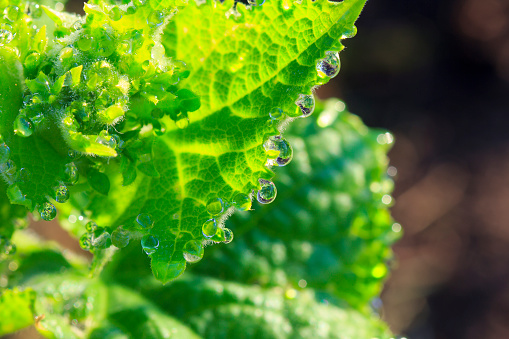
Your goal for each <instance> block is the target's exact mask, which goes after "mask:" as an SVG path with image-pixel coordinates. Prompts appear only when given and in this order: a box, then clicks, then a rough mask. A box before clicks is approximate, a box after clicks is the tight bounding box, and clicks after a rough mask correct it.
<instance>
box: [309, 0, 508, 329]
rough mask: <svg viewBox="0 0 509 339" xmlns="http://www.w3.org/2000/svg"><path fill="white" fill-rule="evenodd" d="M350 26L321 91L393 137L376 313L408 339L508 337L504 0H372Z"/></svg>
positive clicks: (506, 90)
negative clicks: (389, 260) (393, 230)
mask: <svg viewBox="0 0 509 339" xmlns="http://www.w3.org/2000/svg"><path fill="white" fill-rule="evenodd" d="M357 27H358V29H359V32H358V34H357V36H356V37H355V38H354V39H352V40H347V41H346V42H345V45H346V46H347V49H346V50H345V51H344V52H342V71H341V73H340V75H339V76H338V77H337V78H336V79H334V84H333V85H330V86H329V87H324V88H322V89H321V90H320V93H319V94H320V95H321V96H322V97H328V96H339V97H341V98H343V99H344V100H345V102H346V103H347V105H348V106H349V108H350V110H351V111H352V112H355V113H357V114H359V115H360V116H361V117H362V118H363V119H364V120H365V122H366V123H367V124H368V125H369V126H376V127H384V128H388V129H389V130H391V131H393V132H394V134H395V136H396V143H395V146H394V148H393V150H392V151H391V153H390V156H391V164H392V165H393V166H396V167H397V169H398V175H397V180H396V191H395V192H394V196H395V198H396V204H395V206H394V208H393V215H394V218H395V219H396V220H397V221H398V222H400V223H401V224H402V225H403V230H404V232H405V235H404V236H403V238H402V240H401V241H400V242H399V243H398V244H397V245H396V246H395V248H394V250H395V253H396V258H397V261H396V265H395V270H394V271H393V275H392V278H391V279H390V280H389V281H388V283H387V285H386V288H385V291H384V293H383V295H382V301H383V313H384V314H383V316H384V318H385V319H386V320H387V321H388V322H389V323H390V325H391V327H392V328H393V330H394V331H395V332H396V333H400V334H402V335H405V336H407V337H409V338H410V339H431V338H437V339H455V338H458V339H460V338H461V339H477V338H484V339H491V338H497V339H502V338H509V132H508V127H509V118H508V115H509V1H508V0H412V1H409V0H386V1H381V0H377V1H375V0H371V1H368V4H367V6H366V8H365V10H364V12H363V13H362V15H361V17H360V19H359V21H358V22H357Z"/></svg>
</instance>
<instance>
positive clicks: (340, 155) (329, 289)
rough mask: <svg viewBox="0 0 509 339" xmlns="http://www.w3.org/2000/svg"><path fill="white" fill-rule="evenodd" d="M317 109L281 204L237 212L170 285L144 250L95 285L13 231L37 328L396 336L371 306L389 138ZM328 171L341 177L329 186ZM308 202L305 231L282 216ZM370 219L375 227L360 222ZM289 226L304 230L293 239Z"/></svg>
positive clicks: (377, 280)
mask: <svg viewBox="0 0 509 339" xmlns="http://www.w3.org/2000/svg"><path fill="white" fill-rule="evenodd" d="M317 106H318V107H317V110H318V112H317V113H315V116H314V117H313V118H311V119H306V120H300V121H298V122H295V123H293V124H292V126H291V128H290V129H289V130H288V131H287V133H286V135H287V137H288V140H291V142H292V144H293V145H294V149H295V151H296V154H295V159H294V160H293V162H292V164H293V165H292V166H291V167H288V168H285V169H282V170H278V181H277V184H278V187H279V194H280V197H279V199H276V200H275V201H274V202H273V203H272V204H271V205H269V206H264V207H263V208H256V209H255V211H251V212H244V213H243V214H240V215H239V214H236V215H235V216H234V217H233V218H231V219H230V220H229V221H228V226H229V227H231V229H233V230H234V231H235V234H236V237H235V239H234V241H232V242H231V243H230V244H227V245H221V246H219V247H214V248H212V249H211V251H208V252H207V255H205V257H204V258H203V260H202V261H201V262H200V263H199V264H197V265H193V266H192V267H191V268H190V269H191V272H187V273H186V274H185V275H184V276H183V277H182V278H179V279H178V280H176V281H174V282H172V283H170V284H168V285H166V286H163V285H161V284H160V283H159V282H158V281H157V280H155V279H154V277H153V276H152V274H151V272H150V270H149V269H148V267H147V258H146V256H145V255H144V254H143V253H141V251H140V250H139V247H138V246H137V245H136V244H130V245H129V246H127V247H126V248H124V249H123V250H122V251H121V252H120V253H119V254H118V258H117V259H116V260H114V261H113V262H112V263H111V264H110V265H108V266H107V267H106V268H105V271H104V272H103V274H101V276H100V277H96V278H93V279H90V278H89V277H87V267H86V262H84V261H83V260H82V259H79V258H75V257H64V256H62V254H61V253H60V252H59V251H58V248H56V247H55V246H54V245H51V244H46V245H41V244H40V240H37V239H34V238H33V236H30V234H29V233H26V232H25V233H17V236H16V237H15V239H14V240H15V241H16V242H17V243H18V244H19V246H18V247H19V248H18V252H17V254H16V255H15V256H12V257H11V258H10V259H9V261H8V262H6V263H5V265H6V266H7V267H10V268H12V267H14V268H15V269H5V272H8V276H7V279H8V284H9V286H25V287H30V288H31V289H33V290H35V291H36V293H37V303H36V305H35V312H34V314H35V315H41V314H44V315H45V317H44V319H42V320H40V321H39V322H38V329H39V330H40V331H41V332H42V333H45V334H46V335H48V336H51V334H53V335H54V334H55V333H65V335H64V336H63V337H66V338H71V337H91V338H95V337H101V338H103V337H108V336H112V337H113V336H118V337H123V336H128V337H139V336H141V334H142V333H143V334H145V335H146V337H150V338H159V337H164V335H165V333H174V332H176V333H177V336H179V337H180V336H182V337H192V336H193V335H198V336H200V337H207V338H216V337H232V336H233V337H236V335H237V334H238V331H239V330H241V331H242V333H243V337H246V338H255V337H264V338H265V337H266V338H294V337H304V338H308V337H313V338H315V337H322V338H336V337H337V338H374V337H379V338H388V337H389V332H388V330H387V328H386V327H385V325H384V324H383V323H381V322H380V321H379V320H378V319H377V318H376V316H374V315H372V314H371V313H372V311H371V310H370V309H369V308H367V302H366V301H368V300H370V299H372V298H373V297H375V296H376V294H378V289H379V288H380V285H381V282H382V278H383V276H384V274H385V272H386V271H387V269H386V266H385V264H383V263H384V262H385V260H388V259H390V256H389V252H388V245H389V244H390V243H391V242H392V241H393V240H394V239H395V237H396V233H394V232H393V231H392V230H391V226H392V225H391V222H390V217H389V216H388V214H387V209H386V205H385V204H383V203H382V202H381V198H382V197H383V195H385V194H388V193H389V192H390V191H391V189H392V187H391V181H390V180H389V179H388V177H387V174H386V173H385V170H386V166H387V158H386V157H385V154H386V152H387V151H388V148H389V145H388V144H387V143H385V141H386V140H385V139H384V137H386V136H387V135H386V134H385V133H383V132H382V131H377V130H369V129H367V128H366V127H365V126H364V125H363V124H362V123H361V121H360V120H359V118H358V117H356V116H354V115H352V114H350V113H348V112H346V111H345V110H343V109H344V105H343V104H342V102H340V101H337V100H329V101H327V102H326V103H325V104H323V105H322V104H321V103H319V105H317ZM331 140H333V141H335V142H333V143H332V142H331ZM380 142H382V143H380ZM326 173H328V174H329V175H332V176H334V177H336V178H338V179H337V180H338V181H337V182H335V183H334V185H333V186H332V187H331V185H330V184H329V183H330V181H327V180H325V179H326V178H327V176H325V174H326ZM297 180H299V183H298V184H297V185H295V181H297ZM318 181H322V182H321V183H320V182H318ZM296 186H297V187H296ZM281 196H286V198H285V199H281ZM317 199H319V200H320V201H321V203H318V202H317ZM327 201H328V204H327ZM308 204H313V206H316V208H315V209H312V210H309V212H308V213H309V215H308V219H307V222H306V223H303V222H301V223H296V222H295V221H294V220H290V221H289V223H288V224H285V222H284V221H285V220H286V219H285V220H279V219H277V218H278V215H282V214H286V215H288V216H289V213H288V212H285V211H288V209H289V208H290V210H291V211H297V215H298V216H300V217H302V215H303V213H304V212H302V211H303V210H302V209H299V208H295V207H289V205H301V206H306V205H308ZM257 207H258V206H257ZM268 207H270V208H268ZM329 210H334V211H335V212H334V213H332V217H333V218H338V219H339V220H346V221H347V222H344V223H342V225H343V227H342V228H338V227H337V221H336V220H334V219H329V220H327V219H326V218H324V213H326V212H327V211H329ZM329 214H330V213H327V215H329ZM364 215H369V216H370V218H371V220H373V221H372V222H368V223H365V224H360V223H359V222H356V221H355V220H357V219H358V218H359V217H363V216H364ZM248 216H249V219H246V218H247V217H248ZM298 216H296V217H298ZM290 217H291V216H290ZM288 225H297V227H296V229H294V230H293V232H292V234H291V235H289V234H288V233H289V232H288V229H286V227H288ZM318 226H320V228H318ZM321 232H323V233H321ZM312 233H316V234H315V235H313V236H310V234H312ZM338 244H344V245H343V246H338ZM348 244H350V248H348V249H345V246H347V245H348ZM352 244H353V245H352ZM336 256H337V257H339V259H338V258H336ZM340 259H341V260H340ZM380 267H383V268H382V269H381V268H380ZM380 272H382V273H380ZM344 300H347V301H348V302H349V304H350V305H349V304H348V303H345V301H344ZM352 305H353V307H352ZM7 319H8V318H6V321H8V320H7Z"/></svg>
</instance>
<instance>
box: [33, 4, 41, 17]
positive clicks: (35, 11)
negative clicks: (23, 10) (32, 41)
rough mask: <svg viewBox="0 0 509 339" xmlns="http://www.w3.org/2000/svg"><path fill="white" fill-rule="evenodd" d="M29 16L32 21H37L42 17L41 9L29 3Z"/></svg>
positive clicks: (37, 5)
mask: <svg viewBox="0 0 509 339" xmlns="http://www.w3.org/2000/svg"><path fill="white" fill-rule="evenodd" d="M30 15H31V16H32V18H34V19H39V18H40V17H41V16H42V8H41V6H40V5H39V4H36V3H31V4H30Z"/></svg>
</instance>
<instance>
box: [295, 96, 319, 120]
mask: <svg viewBox="0 0 509 339" xmlns="http://www.w3.org/2000/svg"><path fill="white" fill-rule="evenodd" d="M295 104H296V105H297V106H298V108H297V112H299V111H300V113H302V115H301V117H303V118H305V117H308V116H310V115H311V114H313V111H314V110H315V97H314V96H313V95H312V94H299V98H298V99H297V101H295Z"/></svg>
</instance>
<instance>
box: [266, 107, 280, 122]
mask: <svg viewBox="0 0 509 339" xmlns="http://www.w3.org/2000/svg"><path fill="white" fill-rule="evenodd" d="M269 116H270V118H271V119H272V120H279V119H281V118H282V117H283V110H282V109H281V108H278V107H276V108H273V109H271V110H270V112H269Z"/></svg>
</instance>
